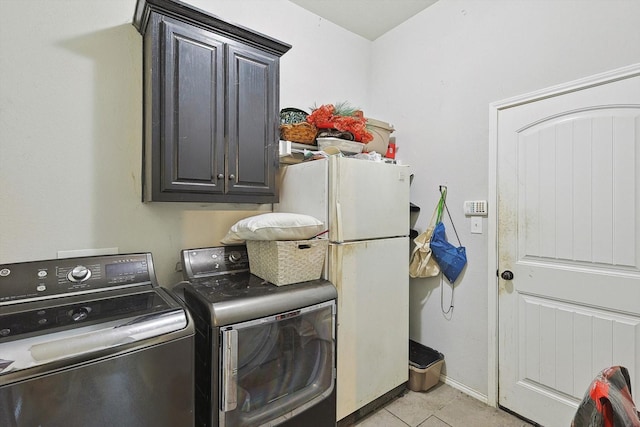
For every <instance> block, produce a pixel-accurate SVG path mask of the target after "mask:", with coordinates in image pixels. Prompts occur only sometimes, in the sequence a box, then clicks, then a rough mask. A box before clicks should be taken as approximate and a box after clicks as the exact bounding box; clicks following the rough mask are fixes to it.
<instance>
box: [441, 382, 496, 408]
mask: <svg viewBox="0 0 640 427" xmlns="http://www.w3.org/2000/svg"><path fill="white" fill-rule="evenodd" d="M440 381H442V382H443V383H445V384H447V385H449V386H451V387H453V388H455V389H456V390H460V391H461V392H463V393H464V394H468V395H469V396H471V397H473V398H474V399H478V400H479V401H480V402H482V403H484V404H485V405H488V402H489V399H488V398H487V396H485V395H484V394H482V393H478V392H477V391H475V390H473V389H471V388H469V387H467V386H466V385H464V384H462V383H459V382H458V381H456V380H454V379H451V378H449V377H447V376H446V375H440Z"/></svg>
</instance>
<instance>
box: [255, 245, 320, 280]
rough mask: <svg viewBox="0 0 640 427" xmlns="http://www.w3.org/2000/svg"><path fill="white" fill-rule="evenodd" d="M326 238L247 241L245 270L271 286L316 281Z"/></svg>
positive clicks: (318, 276)
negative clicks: (247, 258) (247, 261)
mask: <svg viewBox="0 0 640 427" xmlns="http://www.w3.org/2000/svg"><path fill="white" fill-rule="evenodd" d="M328 244H329V241H328V240H325V239H315V240H290V241H284V240H247V251H248V254H249V270H250V271H251V273H252V274H255V275H256V276H258V277H260V278H261V279H264V280H266V281H267V282H271V283H273V284H275V285H278V286H281V285H289V284H291V283H299V282H306V281H309V280H316V279H319V278H320V276H322V267H323V265H324V259H325V256H326V253H327V246H328Z"/></svg>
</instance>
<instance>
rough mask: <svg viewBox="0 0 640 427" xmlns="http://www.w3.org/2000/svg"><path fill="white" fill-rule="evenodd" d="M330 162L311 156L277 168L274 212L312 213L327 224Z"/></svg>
mask: <svg viewBox="0 0 640 427" xmlns="http://www.w3.org/2000/svg"><path fill="white" fill-rule="evenodd" d="M328 176H329V162H328V161H327V160H314V161H310V162H305V163H298V164H295V165H290V166H286V167H284V168H280V203H276V204H275V205H274V211H276V212H289V213H298V214H304V215H311V216H312V217H315V218H317V219H319V220H320V221H322V222H323V223H324V225H325V227H326V228H329V216H328V213H329V210H328V206H329V187H328V181H327V179H328Z"/></svg>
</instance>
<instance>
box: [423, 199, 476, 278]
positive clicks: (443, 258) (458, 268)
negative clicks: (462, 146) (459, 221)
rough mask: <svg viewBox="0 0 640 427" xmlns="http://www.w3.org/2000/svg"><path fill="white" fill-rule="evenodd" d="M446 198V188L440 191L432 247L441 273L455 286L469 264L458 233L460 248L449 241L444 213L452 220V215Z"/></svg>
mask: <svg viewBox="0 0 640 427" xmlns="http://www.w3.org/2000/svg"><path fill="white" fill-rule="evenodd" d="M446 198H447V189H446V187H444V190H442V189H441V190H440V201H439V202H438V217H437V220H436V226H435V228H434V229H433V234H432V235H431V243H430V246H431V252H432V255H433V258H434V259H435V260H436V262H437V263H438V265H439V266H440V271H442V274H444V276H445V277H446V278H447V280H449V282H451V284H453V283H454V282H455V281H456V280H457V279H458V276H459V275H460V273H461V272H462V270H463V269H464V266H465V265H466V264H467V251H466V249H465V247H464V246H462V244H461V243H460V238H459V237H458V232H457V231H456V238H457V239H458V244H459V245H460V246H458V247H456V246H454V245H452V244H451V243H449V242H448V241H447V236H446V234H445V228H444V224H443V223H442V212H443V210H445V209H446V211H447V214H448V215H449V219H451V214H449V209H448V208H447V205H446ZM451 225H453V221H451ZM453 230H454V231H455V230H456V228H455V226H453Z"/></svg>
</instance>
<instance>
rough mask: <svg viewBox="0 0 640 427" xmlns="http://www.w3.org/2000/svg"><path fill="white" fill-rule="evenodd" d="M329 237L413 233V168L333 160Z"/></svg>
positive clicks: (346, 238)
mask: <svg viewBox="0 0 640 427" xmlns="http://www.w3.org/2000/svg"><path fill="white" fill-rule="evenodd" d="M329 161H330V165H329V201H330V203H329V240H330V241H332V242H347V241H353V240H365V239H377V238H386V237H396V236H406V235H407V234H409V167H408V166H398V165H393V164H387V163H377V162H370V161H363V160H358V159H351V158H344V157H331V158H330V159H329Z"/></svg>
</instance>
